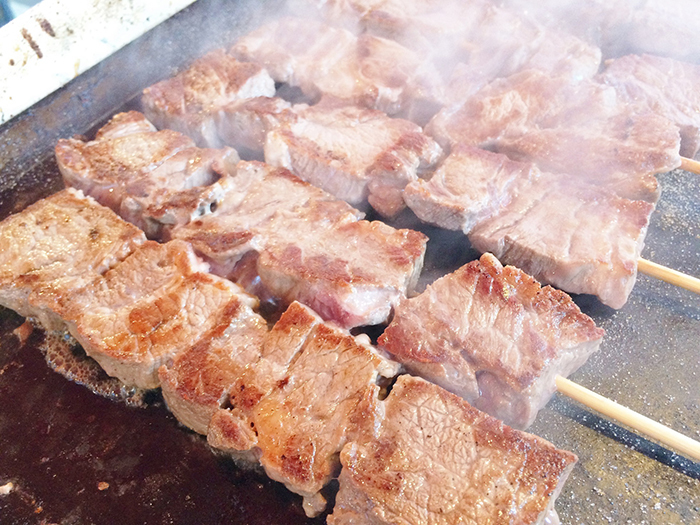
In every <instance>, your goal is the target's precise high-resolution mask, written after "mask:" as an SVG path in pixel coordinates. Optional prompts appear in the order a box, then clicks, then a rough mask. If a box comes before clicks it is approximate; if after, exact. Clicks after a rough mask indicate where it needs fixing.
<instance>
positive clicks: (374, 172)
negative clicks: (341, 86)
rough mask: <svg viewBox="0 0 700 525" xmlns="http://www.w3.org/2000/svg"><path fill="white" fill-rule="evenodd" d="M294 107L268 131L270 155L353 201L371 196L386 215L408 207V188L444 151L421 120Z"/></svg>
mask: <svg viewBox="0 0 700 525" xmlns="http://www.w3.org/2000/svg"><path fill="white" fill-rule="evenodd" d="M295 113H296V114H297V115H298V117H299V118H297V119H294V120H288V121H287V122H286V124H285V125H282V126H281V127H280V128H278V129H275V130H273V131H271V132H270V133H269V134H268V135H267V140H266V142H265V160H266V161H267V162H268V163H270V164H272V165H273V166H280V167H285V168H287V169H289V170H291V171H292V172H293V173H295V174H296V175H298V176H299V177H301V178H302V179H304V180H306V181H308V182H311V183H312V184H314V185H315V186H318V187H320V188H323V189H324V190H326V191H328V192H329V193H331V194H333V195H335V196H336V197H338V198H340V199H343V200H345V201H347V202H349V203H350V204H352V205H354V206H364V204H365V202H366V201H367V200H369V203H370V204H371V205H372V207H373V208H374V209H375V210H377V211H378V212H379V213H381V214H382V215H384V216H387V217H391V216H394V215H396V214H397V213H398V212H400V211H401V210H402V209H403V208H404V207H405V204H404V202H403V198H402V191H403V188H404V187H405V186H406V184H408V183H409V182H411V181H414V180H417V178H418V175H419V174H420V173H421V172H423V171H425V170H426V169H428V168H430V167H431V166H433V165H434V164H436V163H437V161H438V159H439V157H440V155H441V153H442V151H441V149H440V147H439V146H438V145H437V143H435V141H433V140H432V139H431V138H429V137H428V136H426V135H424V134H423V132H422V130H421V128H420V127H419V126H417V125H416V124H413V123H411V122H409V121H407V120H402V119H392V118H389V117H387V116H386V115H385V114H384V113H382V112H380V111H373V110H368V109H360V108H356V107H335V108H334V107H332V106H328V105H322V106H321V107H319V106H312V107H304V106H297V107H296V108H295Z"/></svg>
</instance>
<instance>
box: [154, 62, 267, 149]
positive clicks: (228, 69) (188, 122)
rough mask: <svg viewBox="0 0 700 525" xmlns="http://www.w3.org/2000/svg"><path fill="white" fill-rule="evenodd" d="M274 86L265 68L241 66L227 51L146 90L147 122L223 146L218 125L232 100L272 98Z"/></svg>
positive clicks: (204, 144) (202, 142)
mask: <svg viewBox="0 0 700 525" xmlns="http://www.w3.org/2000/svg"><path fill="white" fill-rule="evenodd" d="M274 94H275V82H274V80H272V77H270V75H269V74H268V73H267V71H265V70H264V69H263V68H262V67H260V66H258V65H257V64H253V63H250V62H239V61H238V60H236V59H235V58H233V57H232V56H231V55H228V54H226V53H225V52H224V51H223V50H221V49H219V50H215V51H212V52H210V53H208V54H206V55H204V56H203V57H202V58H199V59H197V60H196V61H195V62H194V63H193V64H192V65H190V67H188V68H187V69H185V70H184V71H182V72H181V73H179V74H177V75H176V76H174V77H172V78H170V79H167V80H163V81H161V82H158V83H157V84H154V85H152V86H150V87H148V88H146V89H145V90H144V92H143V96H142V98H141V104H142V105H143V110H144V113H145V114H146V117H147V118H148V120H150V121H151V122H153V123H154V124H155V125H156V126H157V127H158V128H160V129H172V130H175V131H179V132H181V133H184V134H185V135H188V136H190V137H192V138H193V139H194V140H195V142H196V143H197V144H198V145H199V146H202V147H208V148H220V147H222V146H223V145H224V144H223V143H222V141H221V139H220V137H219V133H218V124H217V121H218V119H219V118H220V113H221V111H222V108H223V107H224V106H226V105H227V104H229V103H231V102H235V101H238V100H241V99H249V98H253V97H272V96H274Z"/></svg>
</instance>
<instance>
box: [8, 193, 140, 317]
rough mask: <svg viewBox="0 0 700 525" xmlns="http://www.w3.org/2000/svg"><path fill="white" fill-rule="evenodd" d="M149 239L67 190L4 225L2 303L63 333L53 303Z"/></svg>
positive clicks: (107, 212) (88, 200) (18, 214)
mask: <svg viewBox="0 0 700 525" xmlns="http://www.w3.org/2000/svg"><path fill="white" fill-rule="evenodd" d="M145 241H146V238H145V236H144V234H143V232H142V231H140V230H139V229H137V228H136V227H134V226H132V225H131V224H129V223H127V222H124V221H123V220H122V219H120V218H119V217H118V216H117V215H115V214H114V212H112V211H111V210H109V209H107V208H105V207H103V206H100V205H99V204H98V203H96V202H95V201H94V200H93V199H92V198H90V197H85V196H84V195H83V193H82V192H81V191H78V190H74V189H67V190H63V191H60V192H58V193H55V194H54V195H52V196H50V197H47V198H46V199H43V200H40V201H38V202H36V203H35V204H32V205H31V206H29V207H27V208H26V209H24V210H23V211H21V212H19V213H17V214H15V215H12V216H10V217H8V218H6V219H5V220H4V221H2V222H1V223H0V304H2V305H3V306H6V307H8V308H11V309H13V310H15V311H16V312H17V313H19V314H20V315H23V316H26V317H34V318H37V319H38V321H39V322H40V323H41V324H42V325H43V326H44V327H45V328H46V329H49V330H51V329H62V328H63V327H64V325H63V321H62V320H61V319H60V317H58V316H57V315H56V313H55V310H56V305H55V302H56V301H57V300H59V299H60V298H61V297H66V296H70V295H71V294H72V293H73V292H74V291H75V290H77V289H78V288H80V287H82V286H84V285H85V284H87V283H89V282H90V281H92V280H93V279H96V278H97V277H99V276H100V275H102V274H104V273H105V272H106V271H107V270H109V269H110V268H112V267H113V266H115V265H116V264H118V263H119V262H120V261H122V260H124V259H125V258H126V257H128V256H129V255H130V254H131V253H132V252H133V251H134V250H136V249H137V248H138V247H139V246H140V245H141V244H143V243H144V242H145Z"/></svg>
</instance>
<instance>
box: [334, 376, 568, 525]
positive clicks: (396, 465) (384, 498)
mask: <svg viewBox="0 0 700 525" xmlns="http://www.w3.org/2000/svg"><path fill="white" fill-rule="evenodd" d="M379 405H381V406H380V407H379V408H377V409H376V410H377V411H380V412H381V413H382V415H383V416H384V417H383V419H382V420H381V425H379V426H377V427H374V428H373V427H372V426H370V425H371V424H372V423H373V422H372V421H369V422H368V423H370V425H367V427H366V428H367V430H366V433H365V434H364V435H363V436H361V437H360V438H359V439H356V440H353V441H352V442H350V443H348V444H347V445H345V447H344V448H343V451H342V452H341V454H340V461H341V463H342V465H343V469H342V471H341V473H340V491H339V492H338V495H337V497H336V504H335V508H334V510H333V514H332V515H330V516H329V517H328V524H329V525H341V524H348V525H349V524H361V523H362V524H365V523H371V524H376V525H379V524H390V523H406V524H415V525H418V524H424V523H430V524H435V525H438V524H457V523H462V524H470V525H481V524H483V523H523V524H525V523H527V524H543V523H546V521H545V519H546V518H547V519H556V512H555V511H554V500H555V499H556V498H557V496H558V495H559V493H560V492H561V489H562V487H563V485H564V482H565V481H566V478H567V477H568V476H569V473H570V472H571V470H572V469H573V466H574V464H575V463H576V461H577V458H576V456H575V455H574V454H571V453H570V452H566V451H564V450H559V449H557V448H555V447H554V446H553V445H552V444H551V443H548V442H547V441H545V440H543V439H541V438H539V437H537V436H533V435H531V434H526V433H524V432H520V431H518V430H513V429H511V428H509V427H507V426H505V425H504V424H503V423H501V422H500V421H498V420H497V419H495V418H493V417H491V416H488V415H486V414H484V413H483V412H480V411H479V410H477V409H475V408H473V407H472V406H470V405H469V404H468V403H466V402H465V401H464V400H462V399H460V398H458V397H457V396H455V395H453V394H450V393H449V392H447V391H445V390H443V389H442V388H440V387H439V386H437V385H433V384H431V383H428V382H426V381H423V380H422V379H419V378H413V377H409V376H401V377H399V379H398V381H397V382H396V384H395V385H394V388H393V389H392V391H391V393H390V394H389V397H388V398H387V400H386V401H384V402H380V403H379ZM550 523H552V521H550Z"/></svg>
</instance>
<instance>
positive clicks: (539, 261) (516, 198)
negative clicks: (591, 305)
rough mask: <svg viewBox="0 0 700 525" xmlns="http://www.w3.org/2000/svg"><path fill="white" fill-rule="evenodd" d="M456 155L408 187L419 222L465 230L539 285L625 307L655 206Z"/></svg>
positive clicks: (482, 155) (509, 164) (471, 154)
mask: <svg viewBox="0 0 700 525" xmlns="http://www.w3.org/2000/svg"><path fill="white" fill-rule="evenodd" d="M457 154H458V155H459V158H458V159H456V160H455V162H454V167H455V168H456V169H455V171H452V170H451V166H450V165H447V166H446V170H445V171H444V172H441V171H439V170H438V172H437V173H436V177H437V179H436V180H435V181H433V180H431V181H429V182H425V181H418V182H415V183H412V184H410V185H409V186H408V187H407V188H406V190H405V198H406V201H407V203H408V205H409V207H410V208H411V209H412V210H413V211H414V212H415V213H416V215H418V217H419V218H421V219H423V220H425V221H427V222H433V223H436V224H438V225H440V226H443V227H449V228H452V229H461V230H462V231H463V232H464V233H465V234H467V235H468V236H469V240H470V241H471V242H472V245H473V246H474V247H475V248H476V249H478V250H480V251H482V252H491V253H493V254H494V255H496V257H498V259H499V260H501V261H503V262H504V263H506V264H512V265H513V266H517V267H518V268H521V269H523V270H524V271H526V272H527V273H529V274H530V275H532V276H533V277H534V278H535V279H537V280H538V281H541V282H545V283H548V284H552V285H554V286H557V287H558V288H561V289H563V290H566V291H567V292H570V293H588V294H594V295H597V296H598V298H599V299H600V300H601V301H602V302H603V303H605V304H607V305H609V306H611V307H613V308H621V307H622V306H623V305H624V304H625V302H626V301H627V297H628V296H629V293H630V291H631V290H632V287H633V286H634V282H635V280H636V276H637V259H638V258H639V255H640V253H641V250H642V247H643V245H644V238H645V236H646V230H647V226H648V224H649V217H650V215H651V213H652V211H653V210H654V203H653V202H647V201H641V200H631V199H625V198H622V197H619V196H618V195H616V194H615V193H614V192H613V191H611V190H610V189H606V188H604V187H600V186H598V185H596V184H591V183H589V182H587V181H584V180H581V179H580V178H577V177H573V176H569V175H566V174H555V173H547V172H542V171H540V170H539V169H537V168H536V167H535V166H533V165H531V164H524V163H521V162H515V161H511V160H509V159H508V158H507V157H505V156H504V155H500V154H497V153H492V152H488V151H484V150H479V149H472V150H470V149H469V148H462V149H460V150H459V151H458V152H457ZM472 163H473V169H472V168H471V167H470V164H472ZM489 172H490V173H491V174H492V175H493V177H489V176H488V175H489ZM472 173H473V174H474V177H473V178H472Z"/></svg>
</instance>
